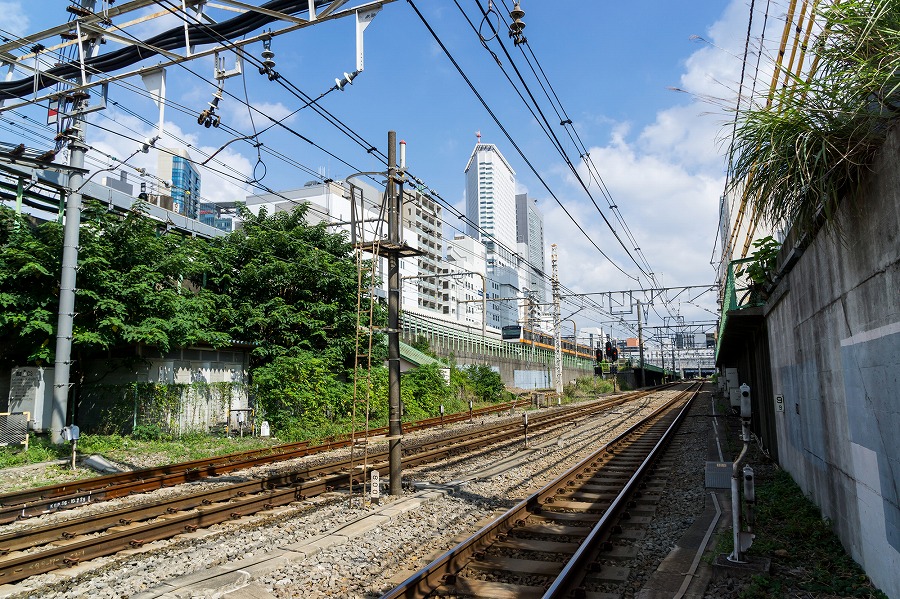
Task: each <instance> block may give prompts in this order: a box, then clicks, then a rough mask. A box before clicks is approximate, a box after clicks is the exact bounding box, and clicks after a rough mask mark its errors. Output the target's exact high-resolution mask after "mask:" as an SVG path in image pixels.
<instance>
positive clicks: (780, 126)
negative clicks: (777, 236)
mask: <svg viewBox="0 0 900 599" xmlns="http://www.w3.org/2000/svg"><path fill="white" fill-rule="evenodd" d="M821 19H822V20H823V22H824V23H825V31H824V33H823V34H822V35H821V36H820V37H819V40H818V42H817V43H816V44H814V45H813V47H812V48H811V52H812V55H813V61H812V64H813V65H815V67H816V68H815V69H814V72H813V73H812V74H811V75H809V76H808V78H806V79H802V78H796V77H795V78H793V79H792V80H791V81H790V82H789V84H788V85H787V86H786V87H785V88H784V89H783V90H781V91H779V92H776V96H775V98H774V99H775V102H774V104H773V106H772V107H765V104H762V106H763V107H760V108H756V109H751V110H747V111H744V112H742V113H741V114H739V115H738V127H737V132H736V136H735V140H734V145H733V150H732V155H731V157H730V158H731V160H732V162H733V178H732V181H733V182H734V184H733V185H734V191H736V192H738V193H745V194H747V196H748V197H749V198H751V199H752V200H753V202H755V208H756V209H757V210H758V211H759V213H760V215H761V216H762V217H763V218H764V220H766V221H768V222H769V223H771V224H773V225H776V224H787V225H795V226H796V227H798V228H799V229H800V230H810V229H812V228H814V227H815V226H817V223H818V221H819V219H820V217H824V218H825V219H831V217H832V216H833V215H834V212H835V209H836V207H837V205H838V203H839V202H840V201H841V200H842V199H844V198H845V197H852V195H853V194H854V192H855V191H856V189H857V188H858V187H859V185H860V183H861V181H862V177H863V175H864V174H865V172H866V170H867V168H868V166H869V165H870V164H871V162H872V159H873V157H874V156H875V153H876V151H877V150H878V149H879V148H880V147H881V146H882V144H883V143H884V140H885V137H886V134H887V132H888V130H889V127H890V125H891V124H892V123H895V122H896V121H897V118H898V116H900V112H898V111H900V54H898V52H897V51H896V49H897V48H898V47H900V5H898V3H897V2H894V1H893V0H845V1H843V2H839V3H838V2H834V3H829V4H828V5H827V6H825V7H824V8H822V13H821Z"/></svg>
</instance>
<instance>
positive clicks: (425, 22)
mask: <svg viewBox="0 0 900 599" xmlns="http://www.w3.org/2000/svg"><path fill="white" fill-rule="evenodd" d="M407 2H408V3H409V4H410V6H412V8H413V10H414V11H415V12H416V14H417V15H418V17H419V19H420V20H421V21H422V24H423V25H425V27H426V29H428V32H429V33H430V34H431V36H432V37H433V38H434V40H435V41H436V42H437V44H438V45H439V46H440V47H441V50H442V51H443V52H444V54H445V55H446V56H447V58H448V59H449V60H450V62H451V63H453V66H454V67H455V68H456V70H457V71H458V72H459V74H460V76H461V77H462V78H463V80H464V81H465V82H466V84H467V85H468V86H469V88H470V89H471V90H472V93H474V94H475V96H476V97H477V98H478V100H479V101H480V102H481V104H482V106H483V107H484V108H485V110H487V112H488V114H489V115H490V116H491V118H492V119H493V120H494V123H495V124H496V125H497V126H498V127H499V128H500V130H501V131H502V132H503V134H504V136H506V139H507V140H508V141H509V142H510V143H511V144H512V145H513V147H514V148H515V150H516V152H518V154H519V156H520V157H521V158H522V160H524V161H525V164H526V165H528V168H529V169H530V170H531V172H532V173H533V174H534V176H535V177H537V179H538V181H540V182H541V185H543V187H544V189H546V190H547V193H549V194H550V196H551V197H552V198H553V199H554V200H555V201H556V203H557V204H558V205H559V206H560V208H562V210H563V212H564V213H565V214H566V216H567V217H568V218H569V220H571V221H572V222H573V223H574V224H575V227H576V228H577V229H578V230H579V231H580V232H581V234H582V235H584V237H585V238H586V239H587V240H588V241H589V242H590V244H591V245H592V246H594V248H596V249H597V251H598V252H600V254H601V255H602V256H603V257H604V258H606V259H607V261H609V263H610V264H611V265H612V266H614V267H615V268H616V270H618V271H620V272H621V273H622V274H623V275H625V276H626V277H628V278H631V279H634V278H635V277H634V276H633V275H631V274H629V273H628V272H626V271H625V270H624V269H623V268H622V267H621V266H619V265H618V264H616V262H614V261H613V260H612V259H611V258H609V256H607V254H606V252H604V251H603V250H602V249H601V248H600V246H599V245H597V242H596V241H594V240H593V239H592V238H591V236H590V235H588V234H587V231H585V230H584V227H582V226H581V225H580V224H579V223H578V221H577V220H576V219H575V217H574V216H572V213H571V212H569V209H568V208H566V206H565V205H564V204H563V203H562V201H561V200H560V199H559V197H557V195H556V194H555V193H554V192H553V190H551V189H550V186H549V185H548V184H547V182H546V180H545V179H544V178H543V177H542V176H541V174H540V173H539V172H538V170H537V169H536V168H535V166H534V165H533V164H532V162H531V160H529V158H528V157H527V156H526V155H525V153H524V151H523V150H522V149H521V147H519V144H518V143H516V141H515V140H514V139H513V137H512V135H511V134H510V133H509V131H508V130H507V128H506V127H505V126H504V125H503V123H501V122H500V119H499V118H498V117H497V115H496V113H495V112H494V111H493V110H492V109H491V107H490V106H489V105H488V103H487V101H486V100H485V99H484V97H483V96H482V95H481V93H479V92H478V90H477V89H476V87H475V85H474V84H473V83H472V81H471V79H469V77H468V76H467V75H466V74H465V72H464V71H463V69H462V67H461V66H460V65H459V63H458V62H457V61H456V59H455V58H453V55H452V54H451V53H450V50H449V49H448V48H447V46H446V45H445V44H444V42H443V41H442V40H441V39H440V37H439V36H438V35H437V33H436V32H435V31H434V29H433V28H432V27H431V24H430V23H429V22H428V20H427V19H425V16H424V15H423V14H422V13H421V12H420V11H419V9H418V7H417V6H416V4H415V2H413V0H407Z"/></svg>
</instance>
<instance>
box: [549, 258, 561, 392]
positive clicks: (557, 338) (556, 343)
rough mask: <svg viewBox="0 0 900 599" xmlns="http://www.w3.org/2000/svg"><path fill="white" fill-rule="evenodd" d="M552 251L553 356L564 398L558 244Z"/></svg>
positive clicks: (557, 381) (557, 389) (558, 388)
mask: <svg viewBox="0 0 900 599" xmlns="http://www.w3.org/2000/svg"><path fill="white" fill-rule="evenodd" d="M550 248H551V250H552V252H553V253H552V254H551V256H552V258H551V260H552V264H553V276H552V278H551V279H550V286H551V288H552V289H553V354H554V356H553V357H554V364H555V366H556V372H555V374H556V381H555V383H556V395H557V396H559V397H562V392H563V384H562V339H561V333H560V330H559V329H560V325H561V323H560V320H559V317H560V312H559V273H558V272H557V259H556V244H555V243H554V244H552V245H551V246H550Z"/></svg>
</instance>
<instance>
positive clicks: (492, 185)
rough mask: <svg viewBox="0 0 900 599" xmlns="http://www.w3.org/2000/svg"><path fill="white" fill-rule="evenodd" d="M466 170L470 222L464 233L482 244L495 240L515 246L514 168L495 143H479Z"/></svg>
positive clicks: (467, 213) (467, 210) (467, 205)
mask: <svg viewBox="0 0 900 599" xmlns="http://www.w3.org/2000/svg"><path fill="white" fill-rule="evenodd" d="M465 173H466V218H467V219H468V221H469V223H468V224H467V230H466V234H467V235H469V236H470V237H474V238H475V239H480V240H481V241H482V242H483V243H487V242H488V241H491V240H496V241H498V242H500V243H501V244H502V245H504V246H506V247H507V248H515V247H516V173H515V171H513V169H512V167H511V166H510V165H509V163H508V162H507V161H506V158H504V157H503V154H501V153H500V150H498V149H497V146H495V145H494V144H483V143H480V142H479V143H478V144H476V145H475V149H474V150H472V155H471V156H470V157H469V162H468V164H467V165H466V170H465ZM473 223H477V224H478V227H477V228H476V227H475V226H474V224H473ZM479 229H480V230H479Z"/></svg>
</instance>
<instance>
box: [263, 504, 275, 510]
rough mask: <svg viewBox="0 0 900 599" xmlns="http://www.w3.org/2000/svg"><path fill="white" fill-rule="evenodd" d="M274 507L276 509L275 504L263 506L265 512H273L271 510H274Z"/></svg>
mask: <svg viewBox="0 0 900 599" xmlns="http://www.w3.org/2000/svg"><path fill="white" fill-rule="evenodd" d="M274 507H275V504H274V503H264V504H263V509H264V510H271V509H273V508H274Z"/></svg>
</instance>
